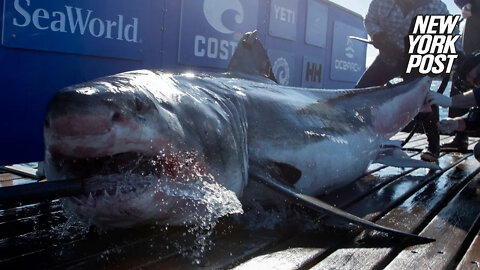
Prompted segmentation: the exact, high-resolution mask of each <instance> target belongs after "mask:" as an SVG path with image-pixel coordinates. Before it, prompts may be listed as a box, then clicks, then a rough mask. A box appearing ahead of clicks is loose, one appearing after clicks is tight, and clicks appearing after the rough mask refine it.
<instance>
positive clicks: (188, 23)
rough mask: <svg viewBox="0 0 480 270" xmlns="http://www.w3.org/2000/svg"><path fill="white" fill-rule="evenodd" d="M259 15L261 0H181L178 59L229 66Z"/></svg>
mask: <svg viewBox="0 0 480 270" xmlns="http://www.w3.org/2000/svg"><path fill="white" fill-rule="evenodd" d="M257 18H258V0H228V1H226V0H182V15H181V26H180V45H179V46H180V48H179V50H178V61H179V63H181V64H186V65H196V66H205V67H214V68H226V67H227V66H228V63H229V62H230V58H231V57H232V55H233V53H234V52H235V49H236V48H237V44H238V42H239V41H240V39H241V38H242V36H243V34H244V33H245V32H250V31H253V30H255V29H257Z"/></svg>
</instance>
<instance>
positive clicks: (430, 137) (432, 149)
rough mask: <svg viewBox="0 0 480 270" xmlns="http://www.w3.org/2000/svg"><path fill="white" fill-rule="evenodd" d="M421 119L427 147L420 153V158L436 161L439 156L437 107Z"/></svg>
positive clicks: (433, 107)
mask: <svg viewBox="0 0 480 270" xmlns="http://www.w3.org/2000/svg"><path fill="white" fill-rule="evenodd" d="M421 118H422V123H423V129H424V130H425V135H427V141H428V146H427V148H425V149H424V150H423V151H422V154H421V155H420V158H421V159H423V160H426V161H437V160H438V156H439V154H440V134H439V133H438V127H437V123H438V118H439V117H438V106H432V112H430V113H426V114H424V115H423V116H421Z"/></svg>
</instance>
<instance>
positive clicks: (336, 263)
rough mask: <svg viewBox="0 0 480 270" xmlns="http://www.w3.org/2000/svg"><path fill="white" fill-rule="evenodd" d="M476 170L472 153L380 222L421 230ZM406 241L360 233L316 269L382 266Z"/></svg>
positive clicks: (389, 225)
mask: <svg viewBox="0 0 480 270" xmlns="http://www.w3.org/2000/svg"><path fill="white" fill-rule="evenodd" d="M459 168H461V169H459ZM476 173H478V163H477V161H476V160H475V159H474V158H473V157H469V158H468V159H467V160H466V161H465V162H462V163H461V164H460V165H459V166H457V167H455V168H452V169H450V170H449V171H448V172H446V173H444V174H442V175H441V176H440V177H438V178H436V179H435V180H434V181H433V182H431V183H429V184H427V185H426V186H425V187H424V188H422V189H420V190H419V191H418V192H416V193H415V194H413V195H412V196H411V197H410V198H408V199H407V200H406V201H405V202H404V203H402V204H401V205H400V206H398V207H396V208H395V209H393V210H392V211H390V212H389V213H388V214H386V215H385V216H384V217H382V218H381V219H380V220H379V221H378V222H377V223H378V224H381V225H384V226H388V227H391V228H395V229H399V230H402V231H405V232H411V233H415V232H418V231H420V229H421V228H422V227H421V226H422V224H423V223H425V221H429V220H430V218H431V215H432V213H433V214H434V213H436V212H437V211H439V209H441V207H442V206H443V204H444V203H445V201H448V200H450V199H451V197H452V196H453V195H452V194H456V192H458V190H459V189H460V188H461V187H463V185H465V184H466V183H468V182H469V181H470V180H471V178H472V177H473V176H472V175H475V174H476ZM404 244H405V243H395V242H392V243H384V242H383V243H382V241H381V239H376V238H374V237H369V236H368V235H367V236H366V237H365V235H361V236H359V237H357V238H356V239H355V240H354V241H353V243H352V244H351V246H349V247H344V248H340V249H338V250H337V251H335V252H334V253H332V254H331V255H330V256H328V257H327V258H326V259H325V260H323V261H321V262H320V263H319V264H318V265H316V266H315V267H314V269H325V268H326V267H333V268H336V269H381V268H383V266H384V265H385V264H386V263H388V262H389V260H390V256H393V255H391V254H392V253H393V254H394V253H396V252H398V251H397V250H399V249H400V250H401V249H402V248H403V247H404Z"/></svg>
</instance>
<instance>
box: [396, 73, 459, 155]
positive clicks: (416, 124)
mask: <svg viewBox="0 0 480 270" xmlns="http://www.w3.org/2000/svg"><path fill="white" fill-rule="evenodd" d="M449 80H450V75H445V76H444V77H443V79H442V83H441V84H440V87H438V90H437V93H440V94H443V93H444V92H445V89H447V85H448V81H449ZM420 124H421V121H419V120H416V119H414V120H413V127H412V130H411V131H410V134H408V137H407V138H406V139H405V140H404V141H403V142H402V147H403V146H405V145H406V144H407V143H408V142H409V141H410V139H412V137H413V135H414V134H415V133H416V132H417V130H418V128H419V127H420Z"/></svg>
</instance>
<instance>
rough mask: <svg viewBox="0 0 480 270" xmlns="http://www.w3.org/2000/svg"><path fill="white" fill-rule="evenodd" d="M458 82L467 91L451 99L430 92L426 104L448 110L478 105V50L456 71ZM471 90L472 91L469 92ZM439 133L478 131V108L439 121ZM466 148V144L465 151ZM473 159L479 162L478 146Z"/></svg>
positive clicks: (479, 75) (479, 79) (479, 118)
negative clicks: (459, 115)
mask: <svg viewBox="0 0 480 270" xmlns="http://www.w3.org/2000/svg"><path fill="white" fill-rule="evenodd" d="M457 70H458V71H457V73H458V78H459V80H461V81H463V82H464V84H465V85H469V87H466V89H469V90H468V91H466V92H465V93H460V94H457V95H454V96H452V97H447V96H444V95H442V94H440V93H436V92H433V91H430V92H429V93H428V95H427V102H428V103H429V104H431V105H433V104H434V105H439V106H442V107H450V108H465V109H466V108H471V107H476V106H479V105H480V50H479V51H476V52H474V53H473V54H471V55H469V56H468V57H467V58H466V60H464V61H463V63H462V64H461V65H460V66H459V67H458V69H457ZM472 88H473V90H471V89H472ZM438 127H439V129H440V131H442V132H445V133H453V132H457V133H458V132H466V131H478V130H480V113H479V110H478V108H475V109H470V112H469V113H468V114H466V115H464V116H463V117H458V116H457V117H453V118H450V117H449V118H446V119H443V120H441V121H440V122H439V123H438ZM467 148H468V144H467V146H466V147H465V150H466V149H467ZM474 154H475V158H477V160H480V144H477V145H476V146H475V148H474Z"/></svg>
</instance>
